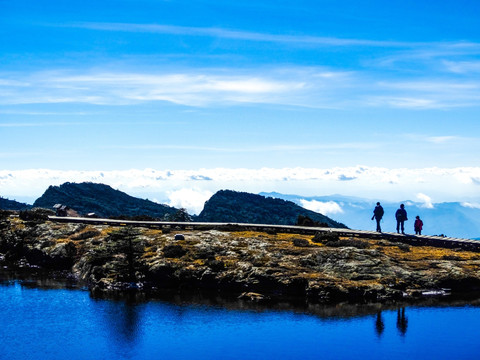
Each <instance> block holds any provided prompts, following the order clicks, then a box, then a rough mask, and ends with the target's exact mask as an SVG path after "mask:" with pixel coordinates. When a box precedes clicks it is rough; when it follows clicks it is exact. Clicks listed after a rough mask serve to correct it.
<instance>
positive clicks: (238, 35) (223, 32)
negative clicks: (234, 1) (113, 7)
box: [50, 22, 422, 47]
mask: <svg viewBox="0 0 480 360" xmlns="http://www.w3.org/2000/svg"><path fill="white" fill-rule="evenodd" d="M50 26H62V27H73V28H83V29H91V30H100V31H119V32H144V33H155V34H167V35H186V36H207V37H214V38H223V39H231V40H246V41H257V42H275V43H288V44H293V45H295V46H300V45H305V44H307V45H317V46H336V47H338V46H342V47H343V46H371V47H386V46H387V47H412V46H421V45H422V43H410V42H399V41H378V40H368V39H346V38H336V37H319V36H306V35H284V34H269V33H259V32H249V31H243V30H232V29H224V28H216V27H192V26H175V25H163V24H134V23H87V22H84V23H71V24H62V25H57V24H54V25H50Z"/></svg>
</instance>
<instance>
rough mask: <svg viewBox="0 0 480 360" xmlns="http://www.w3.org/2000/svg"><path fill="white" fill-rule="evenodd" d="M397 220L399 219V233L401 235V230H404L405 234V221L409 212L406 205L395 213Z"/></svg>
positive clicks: (401, 206)
mask: <svg viewBox="0 0 480 360" xmlns="http://www.w3.org/2000/svg"><path fill="white" fill-rule="evenodd" d="M395 219H397V233H400V228H401V229H402V234H405V221H407V220H408V218H407V211H406V210H405V205H403V204H401V205H400V209H398V210H397V212H396V213H395Z"/></svg>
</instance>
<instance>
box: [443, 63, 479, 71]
mask: <svg viewBox="0 0 480 360" xmlns="http://www.w3.org/2000/svg"><path fill="white" fill-rule="evenodd" d="M443 64H444V65H445V67H446V69H447V70H448V71H450V72H453V73H457V74H469V73H478V72H480V61H449V60H445V61H443Z"/></svg>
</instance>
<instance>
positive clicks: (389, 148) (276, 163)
mask: <svg viewBox="0 0 480 360" xmlns="http://www.w3.org/2000/svg"><path fill="white" fill-rule="evenodd" d="M479 18H480V4H479V3H477V2H475V1H455V2H454V1H441V2H439V1H388V2H386V1H333V0H319V1H295V2H293V1H278V0H277V1H214V0H203V1H201V0H189V1H176V0H171V1H160V0H115V1H113V0H112V1H105V0H96V1H90V0H84V1H65V0H57V1H55V0H43V1H36V0H35V1H34V0H0V39H1V41H0V64H1V67H0V134H1V135H2V141H1V143H0V185H1V186H2V190H0V191H1V192H2V194H1V195H3V196H6V197H14V196H16V197H20V198H22V197H24V198H27V197H28V196H31V197H34V196H37V195H38V194H37V193H38V192H39V191H40V190H39V189H37V190H35V191H33V190H31V192H30V193H29V192H28V190H25V189H19V188H18V186H14V185H12V184H11V181H12V179H15V181H16V182H17V183H21V184H23V187H24V188H27V189H34V188H35V184H37V185H38V184H42V186H43V184H44V183H48V182H50V183H57V182H59V181H63V180H65V179H66V180H69V181H79V180H85V179H87V180H89V179H93V180H95V179H98V176H99V175H98V174H100V173H102V172H109V174H117V173H116V172H122V171H124V173H122V174H124V175H122V176H123V177H122V179H123V180H121V181H120V180H118V181H117V182H115V181H114V180H110V182H111V184H112V185H117V186H118V187H120V188H131V187H132V186H131V183H132V182H136V183H138V182H139V181H140V180H138V179H145V177H142V176H140V175H138V176H137V177H136V179H137V180H132V179H131V178H130V177H129V176H127V175H125V174H126V173H125V171H128V170H130V169H136V170H139V171H143V174H144V173H145V169H154V171H187V172H188V171H193V173H194V175H188V176H194V178H189V177H188V176H187V178H186V179H188V180H189V181H190V182H189V183H183V182H181V181H180V182H179V181H174V180H172V181H171V182H169V183H168V184H169V185H168V186H165V187H164V188H165V190H164V192H167V191H170V192H177V194H179V193H180V192H182V191H183V192H186V193H187V195H186V197H189V196H190V197H191V196H192V195H191V193H190V195H188V191H191V190H192V189H193V190H195V191H197V193H198V192H200V193H203V194H204V195H205V194H210V193H211V192H214V191H215V190H217V189H218V188H222V187H229V188H234V189H238V190H251V191H258V192H260V191H277V190H279V189H281V190H282V191H284V192H289V193H300V192H303V193H305V195H326V194H329V193H333V192H335V193H345V194H346V193H349V194H352V195H354V194H355V195H358V196H362V195H368V196H374V194H375V191H376V189H379V191H380V190H381V193H380V194H379V196H383V197H389V198H395V197H398V198H399V199H401V198H402V197H408V198H414V197H415V196H417V195H418V192H419V191H422V194H424V195H427V196H429V197H432V198H433V199H434V200H435V199H436V200H439V201H440V200H446V199H451V198H452V197H459V198H460V197H464V198H467V199H468V198H470V197H476V194H478V186H479V184H480V170H479V169H480V168H479V165H480V164H479V160H478V159H479V157H478V154H479V153H480V151H479V150H480V141H479V138H480V122H479V119H478V117H479V114H480V111H479V110H480V106H479V104H480V81H479V80H480V27H479V26H478V20H479ZM432 168H433V169H436V170H435V171H436V172H435V174H437V175H436V176H433V177H432V176H431V173H432V170H431V169H432ZM40 169H45V170H42V171H43V173H40V172H39V171H40ZM212 169H217V172H216V173H228V171H227V170H225V169H228V170H229V171H232V173H233V174H238V172H237V171H236V170H238V169H246V170H245V172H244V173H249V171H250V173H251V172H252V171H253V173H254V174H255V176H253V177H252V178H251V181H246V180H243V181H242V182H238V181H237V182H236V181H235V179H236V178H235V177H233V178H228V176H227V178H228V179H227V180H225V178H222V179H223V180H222V181H220V180H219V181H217V182H215V181H214V178H215V176H213V175H212V171H213V170H212ZM222 169H223V170H222ZM261 169H266V170H264V171H261ZM268 169H269V170H268ZM282 169H283V170H282ZM285 169H287V170H285ZM289 169H290V170H289ZM291 169H296V170H295V171H296V172H297V173H302V174H303V175H302V176H301V177H300V179H298V178H295V177H294V178H295V179H294V180H292V179H290V178H289V177H288V176H287V177H285V175H284V172H286V173H287V174H291V173H292V172H295V171H293V170H291ZM312 169H313V170H314V169H322V171H323V173H330V174H332V173H334V174H336V178H335V179H336V180H337V181H333V180H332V181H330V180H329V181H328V182H325V179H323V178H322V176H317V177H310V178H308V176H307V175H305V174H307V173H309V172H311V171H312ZM339 169H340V170H339ZM352 169H353V170H352ZM365 169H368V171H367V170H365ZM401 169H405V170H404V171H403V173H406V172H408V171H411V173H412V174H413V173H415V174H417V175H416V176H413V175H408V176H407V177H405V179H403V178H402V176H401V174H402V170H401ZM422 169H423V170H422ZM26 170H28V171H26ZM35 170H36V171H35ZM46 170H48V171H49V172H48V171H47V172H45V171H46ZM247 170H248V171H247ZM81 171H90V173H89V174H93V173H92V172H96V173H95V174H97V175H91V177H90V178H89V177H85V176H83V175H78V174H79V172H81ZM149 171H150V170H147V171H146V172H147V173H149ZM352 171H353V172H354V173H355V175H352V174H351V172H352ZM59 172H60V173H59ZM366 172H368V173H369V175H368V176H367V177H365V178H364V179H363V182H362V181H361V178H362V176H363V174H365V173H366ZM46 173H49V174H56V175H51V177H48V176H47V175H45V174H46ZM206 173H208V174H209V178H210V179H211V181H213V182H210V183H209V184H208V185H204V184H206V182H205V181H194V180H195V179H198V178H199V177H200V178H201V177H202V176H203V178H207V177H208V176H206V175H205V174H206ZM240 173H241V172H240ZM372 173H375V174H379V175H378V176H379V177H381V179H384V180H381V181H382V184H380V183H372V181H371V179H372V178H375V176H374V175H372ZM27 174H28V175H27ZM42 174H43V175H42ZM59 174H61V175H59ZM188 174H192V173H188ZM261 174H267V175H265V177H262V175H261ZM272 174H276V175H277V176H279V178H272V176H273V175H272ZM398 174H400V175H398ZM429 174H430V175H429ZM24 177H28V179H24ZM148 177H149V176H147V178H148ZM114 178H115V179H117V177H116V175H115V176H113V175H111V176H110V177H109V179H114ZM377 178H378V177H377ZM407 178H408V179H407ZM39 179H46V180H45V181H40V180H39ZM302 179H303V180H302ZM305 179H309V180H308V181H312V182H313V183H311V184H310V183H308V184H307V183H305V182H303V181H304V180H305ZM367 179H370V180H367ZM392 179H394V180H392ZM425 179H431V180H428V181H427V180H425ZM435 179H437V181H436V182H435ZM442 179H446V180H445V181H443V180H442ZM458 179H461V180H459V181H457V180H458ZM27 180H28V181H30V183H29V182H28V181H27ZM357 180H358V181H357ZM9 181H10V182H9ZM182 181H183V180H182ZM379 181H380V180H379ZM140 182H141V181H140ZM247 182H248V186H247V185H245V184H246V183H247ZM252 182H254V183H255V186H254V185H252ZM285 182H287V184H285ZM280 183H281V186H279V185H278V184H280ZM29 184H30V185H29ZM148 184H150V182H149V181H146V180H145V183H138V184H137V185H136V187H135V188H136V189H140V188H144V189H146V188H149V189H151V191H150V192H149V191H147V190H145V191H143V192H142V191H140V190H139V191H138V192H139V193H142V194H143V193H145V194H151V193H153V192H156V191H159V190H158V188H159V187H161V186H159V185H157V184H155V186H153V185H152V184H150V185H148ZM162 184H166V182H163V183H162ZM419 184H423V185H422V186H420V185H419ZM425 184H427V185H425ZM429 189H431V191H432V193H431V194H428V193H427V192H428V190H429ZM462 189H463V190H464V191H463V192H462ZM392 192H393V195H392ZM170 194H172V193H170ZM395 194H396V195H395ZM205 196H206V195H205ZM167 198H168V194H167V195H162V196H159V199H167Z"/></svg>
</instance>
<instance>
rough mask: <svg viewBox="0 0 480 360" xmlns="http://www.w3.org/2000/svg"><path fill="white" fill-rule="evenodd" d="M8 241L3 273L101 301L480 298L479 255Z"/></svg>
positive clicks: (131, 237) (117, 230) (364, 248)
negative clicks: (48, 281)
mask: <svg viewBox="0 0 480 360" xmlns="http://www.w3.org/2000/svg"><path fill="white" fill-rule="evenodd" d="M0 234H1V235H2V236H1V238H0V253H1V254H3V258H2V260H3V261H2V262H4V265H5V264H14V265H17V266H19V269H20V268H22V267H23V268H24V269H29V270H27V271H30V272H32V273H35V272H42V271H44V270H45V271H47V272H48V271H53V273H54V272H55V271H57V272H58V274H60V273H61V274H64V275H65V276H67V278H69V279H70V280H71V281H72V283H73V282H76V283H77V284H80V286H85V287H86V288H88V289H89V290H90V291H91V292H93V293H97V294H115V293H122V292H125V291H127V292H137V293H145V294H146V295H147V296H148V294H154V293H173V294H174V293H181V292H185V290H187V292H188V291H194V292H202V293H205V294H208V296H214V297H215V296H220V297H225V298H232V299H238V298H240V300H242V299H243V300H244V301H246V302H252V303H264V304H274V303H276V302H279V303H281V302H285V301H291V302H301V303H308V304H333V303H343V302H351V303H359V304H360V303H367V302H370V303H371V302H374V303H375V302H378V303H387V302H402V301H410V300H412V301H416V300H418V299H422V298H425V297H427V298H428V297H435V296H438V297H445V296H443V295H447V294H449V293H451V296H452V298H456V297H462V296H463V295H465V296H467V294H470V293H475V294H476V292H479V291H480V275H479V271H478V270H480V254H478V253H476V252H471V251H466V250H462V249H442V248H438V247H429V246H414V245H411V244H404V243H399V242H397V241H395V242H394V241H390V240H387V239H378V238H376V239H362V240H360V239H354V238H348V237H335V236H334V234H333V235H332V234H330V235H329V234H317V235H313V236H312V235H301V234H284V233H264V232H259V231H218V230H203V231H202V230H185V231H184V232H183V234H181V236H178V237H177V236H176V235H179V234H174V233H170V232H165V231H162V230H160V229H148V228H135V229H133V228H129V227H115V226H108V225H85V224H70V223H54V222H51V221H48V220H46V221H23V220H21V219H19V218H10V217H5V218H3V219H1V222H0ZM10 270H12V271H13V272H14V271H15V269H14V268H10ZM22 271H23V270H22ZM479 298H480V295H479Z"/></svg>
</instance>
